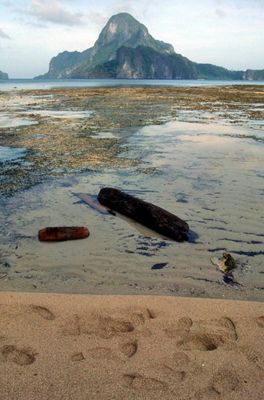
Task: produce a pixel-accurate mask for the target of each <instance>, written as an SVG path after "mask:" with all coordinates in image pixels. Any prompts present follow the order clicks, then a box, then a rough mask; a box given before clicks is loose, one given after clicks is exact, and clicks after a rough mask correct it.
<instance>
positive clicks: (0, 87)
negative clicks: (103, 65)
mask: <svg viewBox="0 0 264 400" xmlns="http://www.w3.org/2000/svg"><path fill="white" fill-rule="evenodd" d="M152 85H153V86H186V87H188V86H216V85H217V86H226V85H264V81H218V80H217V81H214V80H156V79H135V80H132V79H54V80H52V79H51V80H34V79H9V80H8V81H0V91H7V90H14V89H17V90H19V89H51V88H55V87H63V88H65V87H100V86H101V87H105V86H152Z"/></svg>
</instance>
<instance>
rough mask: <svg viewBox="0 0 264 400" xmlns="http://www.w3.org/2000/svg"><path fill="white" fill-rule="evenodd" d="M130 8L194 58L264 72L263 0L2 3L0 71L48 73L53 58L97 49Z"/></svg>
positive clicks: (33, 0) (24, 74) (19, 75)
mask: <svg viewBox="0 0 264 400" xmlns="http://www.w3.org/2000/svg"><path fill="white" fill-rule="evenodd" d="M124 11H125V12H129V13H131V14H132V15H133V16H134V17H135V18H137V19H138V20H139V21H140V22H142V23H143V24H144V25H146V26H147V28H148V29H149V32H150V33H151V34H152V36H154V37H155V38H156V39H160V40H163V41H165V42H168V43H171V44H172V45H173V46H174V48H175V51H176V52H177V53H181V54H183V55H184V56H186V57H188V58H190V59H191V60H193V61H197V62H209V63H213V64H217V65H222V66H224V67H227V68H230V69H247V68H253V69H263V68H264V0H133V1H132V0H127V1H125V0H90V1H88V0H74V1H70V0H46V1H45V0H16V1H12V0H0V70H2V71H5V72H8V73H9V76H10V77H12V78H14V77H17V78H22V77H23V78H30V77H33V76H35V75H38V74H41V73H44V72H46V71H47V70H48V64H49V61H50V59H51V57H53V56H54V55H57V54H58V53H59V52H61V51H64V50H69V51H72V50H78V51H82V50H84V49H87V48H88V47H91V46H92V45H93V44H94V42H95V40H96V39H97V37H98V34H99V33H100V31H101V29H102V28H103V26H104V25H105V23H106V22H107V20H108V19H109V18H110V17H111V15H113V14H116V13H118V12H124Z"/></svg>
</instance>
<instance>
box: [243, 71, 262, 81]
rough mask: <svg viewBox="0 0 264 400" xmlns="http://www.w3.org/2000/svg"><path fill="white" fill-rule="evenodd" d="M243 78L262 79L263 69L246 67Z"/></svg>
mask: <svg viewBox="0 0 264 400" xmlns="http://www.w3.org/2000/svg"><path fill="white" fill-rule="evenodd" d="M244 79H245V80H247V81H264V69H259V70H257V69H247V70H246V72H245V73H244Z"/></svg>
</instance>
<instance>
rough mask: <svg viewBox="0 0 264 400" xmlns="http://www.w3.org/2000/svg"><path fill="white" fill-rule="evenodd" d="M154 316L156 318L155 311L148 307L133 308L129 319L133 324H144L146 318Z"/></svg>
mask: <svg viewBox="0 0 264 400" xmlns="http://www.w3.org/2000/svg"><path fill="white" fill-rule="evenodd" d="M128 311H130V310H128ZM155 318H156V314H155V312H154V311H152V310H150V309H149V308H146V309H143V310H135V311H133V313H132V315H131V321H132V322H133V324H135V325H144V324H145V323H146V322H147V321H148V320H151V319H155Z"/></svg>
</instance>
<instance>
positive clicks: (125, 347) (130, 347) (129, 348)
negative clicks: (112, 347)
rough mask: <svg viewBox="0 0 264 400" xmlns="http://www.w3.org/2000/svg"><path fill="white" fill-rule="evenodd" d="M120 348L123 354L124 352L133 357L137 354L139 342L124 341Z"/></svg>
mask: <svg viewBox="0 0 264 400" xmlns="http://www.w3.org/2000/svg"><path fill="white" fill-rule="evenodd" d="M119 349H120V351H121V353H122V354H124V355H125V356H126V357H128V358H131V357H133V356H134V355H135V354H136V352H137V350H138V343H137V341H133V342H128V343H122V344H121V345H120V346H119Z"/></svg>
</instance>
